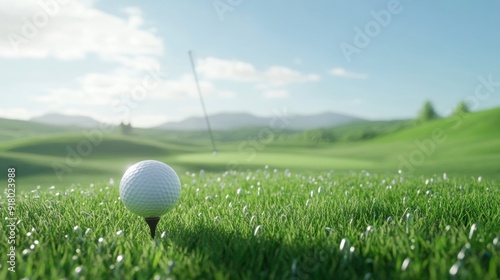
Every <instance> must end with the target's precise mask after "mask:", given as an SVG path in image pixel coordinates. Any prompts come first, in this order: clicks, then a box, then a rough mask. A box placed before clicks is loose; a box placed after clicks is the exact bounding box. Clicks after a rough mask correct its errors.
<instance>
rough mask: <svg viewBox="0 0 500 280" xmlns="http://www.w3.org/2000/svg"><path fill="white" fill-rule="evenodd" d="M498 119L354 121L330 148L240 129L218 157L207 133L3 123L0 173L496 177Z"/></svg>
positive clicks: (93, 177)
mask: <svg viewBox="0 0 500 280" xmlns="http://www.w3.org/2000/svg"><path fill="white" fill-rule="evenodd" d="M499 120H500V108H497V109H492V110H487V111H482V112H477V113H473V114H468V115H464V116H463V117H460V118H456V117H455V118H446V119H440V120H436V121H432V122H428V123H424V124H420V125H411V124H410V123H409V122H378V123H374V124H373V125H371V126H370V125H369V124H365V123H358V124H351V125H349V126H344V127H338V128H334V129H332V131H336V132H337V135H344V136H345V137H344V138H343V140H341V141H336V142H334V143H328V142H317V143H314V142H308V141H304V139H303V138H301V137H298V136H297V135H299V134H293V133H292V132H290V131H279V132H276V133H275V135H274V137H273V138H272V139H271V138H261V137H259V133H260V132H262V130H263V128H252V129H247V130H238V131H234V132H233V135H230V133H231V132H220V134H219V136H218V137H220V138H223V139H224V141H221V140H219V141H218V150H219V154H218V156H213V155H212V153H211V146H210V143H209V140H208V137H207V135H206V132H184V133H175V132H163V131H158V130H147V129H136V130H134V134H133V135H129V136H124V135H121V134H118V133H111V134H106V135H104V137H103V139H102V141H97V142H98V143H94V142H96V140H95V139H94V142H93V141H91V140H92V139H89V138H87V136H85V134H84V133H82V132H81V131H75V130H72V129H71V128H58V127H51V126H44V125H39V124H35V125H33V124H31V123H29V122H22V121H21V122H18V121H10V120H2V122H0V128H2V132H3V135H7V134H8V133H11V135H13V134H12V133H13V131H16V129H17V134H16V135H17V137H19V139H12V138H10V140H5V139H4V140H3V141H2V142H0V169H2V170H4V169H6V168H7V167H10V166H13V167H16V168H17V169H18V174H19V180H20V182H21V187H22V188H32V187H33V186H34V185H38V184H42V185H54V184H59V185H63V186H68V185H71V184H72V183H76V182H78V183H81V184H87V183H92V182H96V181H99V180H101V181H102V180H109V178H114V179H115V180H118V179H119V178H120V176H121V174H122V173H123V171H124V170H125V169H126V167H127V166H128V165H130V164H132V163H134V162H136V161H140V160H144V159H157V160H162V161H164V162H167V163H169V164H170V165H172V166H173V167H174V168H175V169H176V170H177V171H178V172H184V171H199V170H201V169H204V170H206V171H224V170H227V169H228V168H231V169H240V170H246V169H247V168H252V169H255V168H263V167H264V166H265V165H269V166H270V168H273V169H274V168H278V169H279V170H284V169H290V170H291V171H294V170H302V171H304V170H310V171H315V170H316V171H318V170H335V171H336V172H349V171H350V170H361V169H364V170H367V171H370V172H382V173H384V172H390V173H391V174H397V170H398V169H401V170H402V171H403V173H404V174H407V175H431V174H442V173H444V172H446V173H448V174H449V175H450V176H474V177H478V176H483V177H485V178H494V179H500V130H499V129H498V122H499ZM4 127H5V128H6V129H3V128H4ZM6 131H8V133H5V132H6ZM45 131H46V132H45ZM366 131H371V132H374V131H375V132H376V133H377V135H380V136H377V137H375V138H373V139H369V140H363V141H352V140H351V141H350V140H348V139H349V137H347V136H348V135H360V133H361V134H362V133H364V132H366ZM300 133H302V134H303V133H304V132H300ZM17 137H16V138H17Z"/></svg>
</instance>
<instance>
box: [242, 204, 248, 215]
mask: <svg viewBox="0 0 500 280" xmlns="http://www.w3.org/2000/svg"><path fill="white" fill-rule="evenodd" d="M241 212H243V214H246V213H248V206H247V205H245V207H243V210H242V211H241Z"/></svg>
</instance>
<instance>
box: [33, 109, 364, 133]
mask: <svg viewBox="0 0 500 280" xmlns="http://www.w3.org/2000/svg"><path fill="white" fill-rule="evenodd" d="M209 119H210V124H211V127H212V129H213V130H220V131H226V130H232V129H239V128H247V127H271V128H272V127H273V126H274V127H279V128H280V129H288V130H307V129H315V128H321V127H335V126H339V125H342V124H346V123H350V122H355V121H362V120H363V119H360V118H356V117H352V116H348V115H342V114H337V113H332V112H328V113H321V114H315V115H293V114H291V115H283V116H275V117H258V116H254V115H252V114H248V113H222V114H216V115H212V116H210V117H209ZM30 121H32V122H37V123H43V124H50V125H56V126H77V127H84V128H90V127H97V126H99V122H98V121H96V120H94V119H93V118H90V117H85V116H68V115H63V114H56V113H51V114H46V115H42V116H39V117H35V118H32V119H31V120H30ZM133 124H134V122H133V120H132V126H133ZM154 128H156V129H162V130H176V131H198V130H205V129H207V124H206V121H205V118H203V117H191V118H187V119H185V120H182V121H178V122H166V123H164V124H162V125H159V126H157V127H154Z"/></svg>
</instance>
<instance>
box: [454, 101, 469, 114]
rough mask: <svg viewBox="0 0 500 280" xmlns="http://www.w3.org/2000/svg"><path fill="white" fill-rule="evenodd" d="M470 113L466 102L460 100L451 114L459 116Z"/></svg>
mask: <svg viewBox="0 0 500 280" xmlns="http://www.w3.org/2000/svg"><path fill="white" fill-rule="evenodd" d="M467 113H470V109H469V106H468V105H467V103H465V102H463V101H460V103H458V104H457V107H455V111H453V115H455V116H459V115H463V114H467Z"/></svg>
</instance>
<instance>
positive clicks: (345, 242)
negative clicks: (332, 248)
mask: <svg viewBox="0 0 500 280" xmlns="http://www.w3.org/2000/svg"><path fill="white" fill-rule="evenodd" d="M351 248H354V247H351V242H350V241H349V239H347V238H342V241H340V247H339V249H340V251H342V252H343V253H344V254H346V253H349V250H350V249H351Z"/></svg>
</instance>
